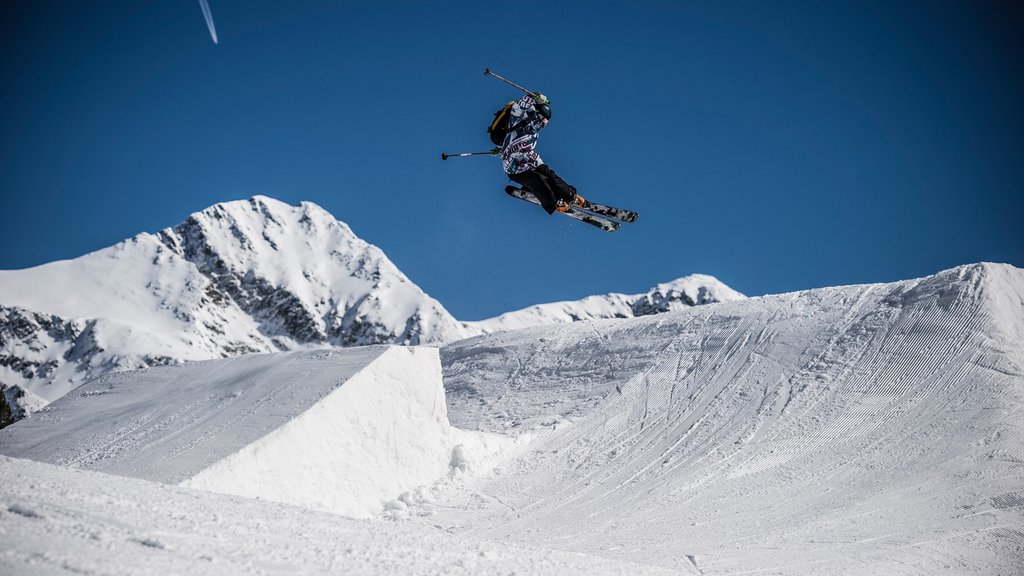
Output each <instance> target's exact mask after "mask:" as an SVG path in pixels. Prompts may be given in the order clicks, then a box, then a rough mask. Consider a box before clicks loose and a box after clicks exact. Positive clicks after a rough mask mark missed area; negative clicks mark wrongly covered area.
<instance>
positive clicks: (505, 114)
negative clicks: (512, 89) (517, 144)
mask: <svg viewBox="0 0 1024 576" xmlns="http://www.w3.org/2000/svg"><path fill="white" fill-rule="evenodd" d="M513 104H515V100H513V101H511V102H509V103H508V104H505V106H504V107H502V109H501V110H498V111H497V112H495V113H494V120H492V121H491V125H490V127H488V128H487V133H488V134H490V136H491V142H492V143H493V144H494V145H495V146H501V145H502V144H504V143H505V137H506V136H508V133H509V126H508V122H509V119H511V118H512V105H513Z"/></svg>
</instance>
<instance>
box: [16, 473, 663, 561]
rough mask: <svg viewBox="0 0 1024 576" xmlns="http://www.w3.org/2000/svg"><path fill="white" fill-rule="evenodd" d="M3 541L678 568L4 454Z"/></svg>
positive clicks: (55, 555) (106, 548) (39, 548)
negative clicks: (486, 538)
mask: <svg viewBox="0 0 1024 576" xmlns="http://www.w3.org/2000/svg"><path fill="white" fill-rule="evenodd" d="M0 542H2V544H0V574H4V575H9V576H54V575H61V574H79V575H81V574H87V575H101V574H102V575H110V576H121V575H125V576H145V575H156V576H166V575H168V574H188V575H207V574H209V575H217V576H221V575H232V574H246V575H250V576H262V575H270V574H346V575H389V574H402V575H408V576H421V575H422V576H434V575H437V574H445V575H453V576H462V575H464V576H477V575H480V574H498V575H502V576H504V575H507V574H520V575H522V574H538V575H551V576H562V575H566V576H575V575H579V576H591V575H593V574H608V575H621V576H630V575H647V574H650V575H657V574H665V575H667V574H673V573H674V572H670V571H668V570H665V569H658V568H654V567H650V566H640V565H636V564H627V563H623V562H616V561H612V560H607V559H602V558H593V557H588V556H584V555H582V554H572V553H567V552H558V551H552V550H540V549H527V548H520V547H516V546H509V545H506V544H497V543H494V542H487V541H483V540H480V539H478V538H475V537H473V536H452V535H449V534H446V533H444V532H442V531H441V530H438V529H436V528H433V527H431V526H429V525H427V524H422V523H413V522H402V523H395V522H380V521H359V520H351V519H348V518H344V517H341V516H337V515H335V514H329V513H326V512H316V511H312V510H309V509H306V508H299V507H295V506H289V505H285V504H277V503H274V502H267V501H264V500H254V499H249V498H241V497H237V496H228V495H221V494H214V493H209V492H202V491H198V490H191V489H187V488H182V487H177V486H168V485H166V484H159V483H156V482H150V481H146V480H138V479H134V478H124V477H120V476H111V475H108V474H101V473H97V472H88V471H85V470H72V469H67V468H62V467H57V466H52V465H48V464H41V463H37V462H32V461H29V460H16V459H12V458H7V457H4V456H0Z"/></svg>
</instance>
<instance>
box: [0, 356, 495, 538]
mask: <svg viewBox="0 0 1024 576" xmlns="http://www.w3.org/2000/svg"><path fill="white" fill-rule="evenodd" d="M511 445H512V443H511V442H510V441H504V439H502V438H498V437H494V435H490V434H484V433H479V432H461V431H453V430H452V429H451V427H450V426H449V424H448V418H447V410H446V407H445V402H444V389H443V387H442V384H441V365H440V362H439V360H438V352H437V349H436V348H407V347H395V346H391V347H387V346H373V347H358V348H348V349H343V350H341V349H338V350H321V351H314V352H291V353H278V354H250V355H246V356H240V357H237V358H232V359H227V360H210V361H205V362H196V363H190V364H184V365H180V366H168V367H158V368H150V369H147V370H139V371H134V372H120V373H115V374H110V375H107V376H102V377H100V378H98V379H96V380H93V381H92V382H90V383H88V384H85V385H83V386H81V387H79V388H77V389H76V390H75V391H74V393H72V394H70V395H68V396H65V397H64V398H62V399H60V400H58V401H57V402H55V403H53V404H51V405H49V406H47V407H46V408H44V409H43V410H42V411H40V412H39V413H37V414H35V415H34V416H33V417H31V418H29V419H27V420H24V421H22V422H18V423H17V424H15V425H12V426H9V427H8V428H6V429H4V430H3V431H0V452H2V453H4V454H7V455H10V456H16V457H19V458H31V459H33V460H37V461H40V462H48V463H52V464H57V465H61V466H67V467H73V468H85V469H89V470H96V471H101V472H107V473H113V474H121V475H125V476H132V477H136V478H142V479H147V480H154V481H159V482H164V483H172V484H182V485H184V486H189V487H193V488H200V489H204V490H209V491H212V492H222V493H227V494H236V495H239V496H248V497H251V498H262V499H265V500H272V501H275V502H283V503H289V504H297V505H302V506H307V507H310V508H315V509H319V510H326V511H330V512H335V513H338V514H344V515H346V516H351V517H356V518H367V517H371V516H376V515H378V514H381V513H382V512H383V511H384V510H385V507H386V506H388V505H389V503H391V502H392V501H394V500H396V499H398V498H399V497H400V496H401V495H402V494H404V493H406V492H410V491H414V490H416V489H417V488H420V487H422V486H429V485H432V484H433V483H435V482H437V481H438V480H441V479H443V478H446V477H447V475H448V474H449V472H452V466H453V464H452V461H453V459H454V458H456V456H457V457H458V458H461V459H467V458H468V457H467V456H466V455H467V454H472V455H473V458H472V459H471V460H472V461H469V462H461V461H460V462H459V463H458V467H460V468H463V469H465V468H466V467H467V466H470V465H472V464H473V463H474V462H479V461H486V459H487V458H490V457H494V456H495V454H496V453H499V452H501V451H502V450H503V449H505V448H507V447H509V446H511ZM474 451H475V452H474Z"/></svg>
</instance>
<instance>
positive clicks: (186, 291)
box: [0, 196, 741, 427]
mask: <svg viewBox="0 0 1024 576" xmlns="http://www.w3.org/2000/svg"><path fill="white" fill-rule="evenodd" d="M737 297H741V295H739V294H738V293H736V292H734V291H733V290H731V289H729V288H728V287H727V286H725V285H724V284H721V283H720V282H718V281H717V280H715V279H714V278H711V277H710V276H691V277H688V278H683V279H680V280H677V281H675V282H672V283H668V284H663V285H659V286H658V287H656V288H654V289H652V290H651V291H650V292H649V293H647V294H643V295H636V296H624V295H620V294H610V295H607V296H598V297H592V298H587V299H584V300H582V301H579V302H561V303H555V304H545V305H541V306H537V307H534V308H530V309H527V310H523V311H519V312H512V313H509V314H506V315H502V316H499V317H497V318H493V319H490V320H484V321H480V322H459V321H458V320H456V319H455V318H453V317H452V316H451V314H450V313H449V312H448V311H447V310H445V308H444V307H443V306H442V305H441V304H440V303H439V302H437V301H436V300H434V299H433V298H431V297H429V296H428V295H426V294H425V293H424V292H423V291H422V290H421V289H420V288H419V287H418V286H416V285H415V284H414V283H413V282H411V281H410V280H409V279H408V278H407V277H406V276H405V275H404V274H403V273H402V272H401V271H399V270H398V268H397V267H396V266H395V265H394V264H393V263H392V262H391V261H390V260H388V258H387V257H386V256H385V255H384V253H383V252H382V251H381V250H380V249H379V248H377V247H376V246H373V245H371V244H368V243H367V242H365V241H363V240H361V239H360V238H358V237H357V236H356V235H355V234H354V233H353V232H352V230H351V229H350V228H349V227H348V226H347V225H346V224H344V223H342V222H339V221H338V220H335V218H334V217H333V216H331V215H330V214H329V213H327V212H326V211H325V210H323V209H322V208H320V207H319V206H316V205H315V204H311V203H308V202H303V203H301V204H300V205H299V206H290V205H287V204H284V203H282V202H280V201H277V200H274V199H271V198H267V197H264V196H255V197H253V198H251V199H249V200H245V201H236V202H226V203H223V204H217V205H214V206H211V207H210V208H207V209H206V210H203V211H202V212H198V213H195V214H192V215H191V216H189V217H188V219H186V220H185V222H183V223H181V224H179V225H178V226H175V227H173V228H167V229H164V230H161V231H160V232H158V233H156V234H149V233H143V234H139V235H137V236H135V237H134V238H131V239H128V240H125V241H124V242H121V243H119V244H117V245H115V246H111V247H110V248H106V249H103V250H99V251H97V252H93V253H91V254H87V255H85V256H82V257H80V258H76V259H73V260H66V261H61V262H53V263H49V264H45V265H42V266H38V267H35V268H30V269H26V270H16V271H0V389H2V390H3V396H2V397H0V427H2V426H4V425H5V424H6V423H9V422H11V421H13V420H17V419H18V418H20V417H23V416H24V415H26V414H29V413H32V412H34V411H36V410H38V409H40V408H41V407H43V406H45V405H46V404H48V403H49V402H52V401H53V400H55V399H57V398H60V397H61V396H63V395H64V394H66V393H67V392H68V391H70V390H72V389H73V388H75V387H77V386H78V385H80V384H82V383H83V382H86V381H88V380H90V379H92V378H95V377H97V376H100V375H102V374H106V373H108V372H112V371H117V370H130V369H135V368H142V367H147V366H160V365H167V364H176V363H179V362H182V361H195V360H207V359H214V358H227V357H231V356H236V355H239V354H248V353H254V352H276V351H288V350H302V349H311V348H324V347H338V346H365V345H371V344H401V345H420V344H433V345H440V344H445V343H449V342H454V341H457V340H459V339H462V338H466V337H469V336H474V335H478V334H481V333H485V332H494V331H497V330H507V329H513V328H521V327H525V326H534V325H538V324H550V323H562V322H567V321H570V320H582V319H595V318H612V317H617V318H625V317H632V316H637V315H643V314H651V313H656V312H665V311H669V310H675V309H678V308H679V307H681V306H688V305H696V304H704V303H710V302H716V301H719V300H728V299H732V298H737Z"/></svg>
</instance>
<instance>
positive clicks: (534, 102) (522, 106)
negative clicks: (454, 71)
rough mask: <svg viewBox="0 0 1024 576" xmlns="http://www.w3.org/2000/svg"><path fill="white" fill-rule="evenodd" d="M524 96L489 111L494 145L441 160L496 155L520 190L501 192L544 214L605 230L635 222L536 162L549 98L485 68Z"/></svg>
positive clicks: (547, 117)
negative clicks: (589, 198) (559, 215)
mask: <svg viewBox="0 0 1024 576" xmlns="http://www.w3.org/2000/svg"><path fill="white" fill-rule="evenodd" d="M484 75H485V76H493V77H495V78H497V79H499V80H501V81H503V82H505V83H507V84H510V85H512V86H514V87H516V88H518V89H520V90H522V91H523V92H524V93H525V94H524V96H523V97H522V98H520V99H519V100H513V101H511V102H509V103H508V104H506V105H505V106H504V107H503V108H502V109H500V110H498V111H497V112H495V113H494V120H493V121H492V122H491V125H490V127H489V128H488V129H487V133H488V135H489V136H490V139H491V143H492V144H494V145H495V148H494V149H492V150H489V151H487V152H463V153H460V154H447V153H442V154H441V160H447V159H449V158H455V157H463V156H501V164H502V168H504V169H505V174H507V175H508V177H509V179H510V180H512V181H514V182H516V183H517V184H519V185H520V186H522V188H517V187H515V186H505V193H506V194H508V195H509V196H512V197H513V198H518V199H520V200H524V201H526V202H530V203H533V204H539V205H540V206H541V207H542V208H543V209H544V211H546V212H547V213H548V214H554V213H555V212H560V213H562V214H565V215H566V216H569V217H570V218H574V219H576V220H579V221H580V222H583V223H585V224H589V225H591V226H594V227H596V228H600V229H601V230H604V231H606V232H614V231H615V230H617V229H618V228H619V223H621V222H635V221H636V219H637V213H636V212H633V211H632V210H625V209H623V208H615V207H614V206H606V205H604V204H596V203H594V202H588V201H586V200H584V199H583V197H581V196H580V195H579V194H577V193H576V188H574V187H573V186H572V185H570V184H569V183H567V182H566V181H565V180H562V178H561V177H559V176H558V174H555V171H554V170H552V169H551V167H550V166H548V165H547V164H545V163H544V161H543V160H541V158H540V155H539V154H537V151H536V150H535V148H536V146H537V138H538V137H539V136H540V131H541V129H543V128H544V127H545V126H547V125H548V122H549V121H550V120H551V101H550V100H548V98H547V97H546V96H544V95H543V94H541V93H540V92H533V91H531V90H527V89H526V88H523V87H522V86H520V85H518V84H515V83H513V82H510V81H509V80H506V79H505V78H502V77H501V76H498V75H497V74H495V73H493V72H491V71H490V70H484Z"/></svg>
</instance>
